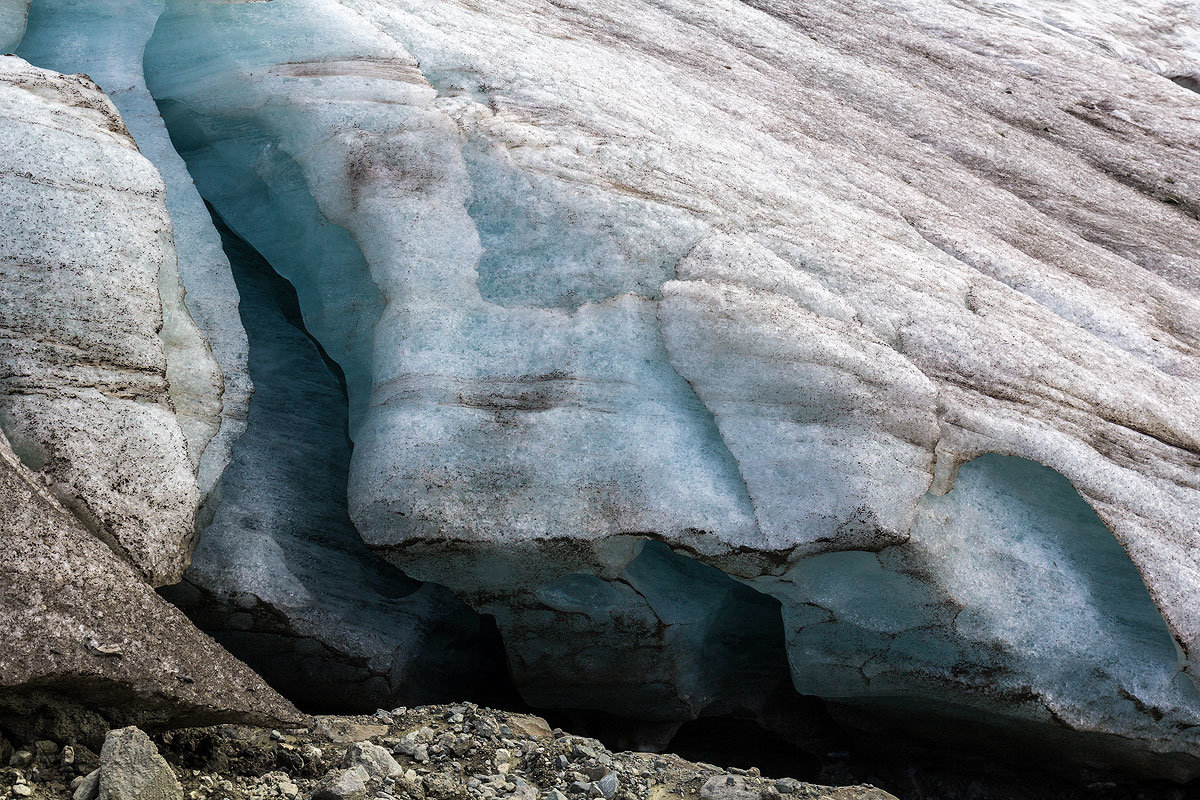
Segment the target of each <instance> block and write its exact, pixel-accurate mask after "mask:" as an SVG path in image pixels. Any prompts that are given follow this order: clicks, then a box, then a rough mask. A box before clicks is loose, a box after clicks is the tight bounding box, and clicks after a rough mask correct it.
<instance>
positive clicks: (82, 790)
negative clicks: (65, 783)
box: [71, 769, 100, 800]
mask: <svg viewBox="0 0 1200 800" xmlns="http://www.w3.org/2000/svg"><path fill="white" fill-rule="evenodd" d="M78 780H79V783H78V785H76V784H75V783H74V781H72V786H71V800H95V798H97V797H99V796H100V770H99V769H94V770H92V771H91V772H89V773H88V774H87V775H83V776H80V777H79V779H78Z"/></svg>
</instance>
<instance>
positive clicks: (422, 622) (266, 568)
mask: <svg viewBox="0 0 1200 800" xmlns="http://www.w3.org/2000/svg"><path fill="white" fill-rule="evenodd" d="M215 219H216V222H217V225H218V228H219V229H220V231H221V234H222V238H223V241H224V245H225V249H226V252H227V254H228V256H229V260H230V263H231V265H232V268H233V272H234V277H235V280H236V282H237V287H238V291H239V292H240V294H241V316H242V321H243V324H244V326H245V328H246V332H247V336H248V338H249V343H250V351H249V368H250V375H251V378H252V380H253V381H254V386H255V391H254V395H253V397H252V399H251V403H250V418H249V425H248V428H247V431H246V433H245V434H244V435H243V436H242V437H241V438H240V439H239V440H238V441H237V443H236V444H235V447H234V454H233V461H232V463H231V464H230V465H229V467H228V468H227V469H226V471H225V474H224V475H223V476H222V478H221V481H220V482H219V484H218V486H217V489H216V491H215V492H214V493H213V495H212V497H211V498H210V499H209V501H208V504H207V508H206V509H205V511H206V513H205V514H204V515H203V516H204V517H207V522H206V524H203V525H202V526H201V528H200V530H199V535H198V542H197V547H196V552H195V556H194V559H193V562H192V566H191V568H190V569H189V570H188V573H187V575H186V576H185V579H184V582H183V583H182V584H180V585H178V586H175V587H169V588H167V589H165V590H163V594H164V596H166V597H167V598H168V599H169V600H171V601H172V602H174V603H175V604H176V605H178V606H180V607H181V608H182V609H183V610H184V611H185V612H187V613H188V614H189V615H190V616H191V617H192V618H193V620H194V621H196V622H197V624H198V625H199V626H200V627H201V628H203V629H205V630H206V631H208V632H209V633H211V634H212V635H213V636H214V637H215V638H216V639H217V640H218V641H220V642H221V643H222V644H223V645H225V646H226V647H227V648H228V649H229V650H230V651H231V652H233V653H234V654H235V655H237V656H238V657H240V658H242V659H243V660H244V661H246V662H247V663H248V664H250V665H251V666H252V667H254V668H255V669H256V670H258V671H259V672H260V673H261V674H262V675H263V676H264V677H265V678H266V679H267V680H268V681H269V682H270V683H272V685H273V686H275V688H277V689H279V690H280V691H281V692H282V693H283V694H285V695H286V696H288V697H289V698H290V699H292V700H293V701H294V702H296V703H297V704H298V705H299V706H301V707H302V708H305V709H306V710H310V711H337V712H342V713H346V712H349V711H373V710H374V709H376V708H379V707H384V706H388V707H390V705H389V704H392V705H395V704H399V703H400V702H404V703H414V702H433V701H438V700H449V699H459V700H461V699H480V700H484V701H487V700H491V699H497V700H498V699H505V700H507V699H511V697H512V696H513V693H512V692H511V689H510V688H509V685H508V683H507V673H506V671H505V667H504V654H503V649H502V646H501V644H500V641H499V636H498V634H497V633H496V630H495V627H494V624H493V623H492V622H491V621H490V620H489V619H488V618H486V617H483V616H481V615H478V614H476V613H475V612H473V611H472V610H471V609H469V608H468V607H467V606H465V605H464V604H463V603H461V602H460V601H458V600H457V599H456V598H455V597H454V596H453V595H451V594H450V592H448V591H447V590H445V589H443V588H441V587H438V586H435V585H433V584H425V583H421V582H419V581H416V580H413V579H411V578H409V577H408V576H406V575H405V574H404V573H403V572H401V571H400V570H398V569H396V568H395V567H392V566H390V565H388V564H387V563H385V562H383V561H382V560H381V559H379V558H377V557H376V556H375V555H374V554H372V553H371V552H370V551H369V550H368V549H367V547H366V545H364V544H363V543H362V540H361V539H360V538H359V536H358V532H357V531H356V530H355V528H354V526H353V524H352V523H351V521H350V518H349V516H348V514H347V511H346V481H347V474H348V469H349V463H350V456H351V450H352V446H351V443H350V440H349V438H348V437H347V433H346V426H347V401H346V392H345V381H344V378H343V377H342V375H341V371H340V369H339V368H338V367H337V364H336V363H335V362H333V361H332V359H330V358H329V357H328V355H327V354H326V353H325V352H324V350H323V349H322V348H321V347H320V346H319V345H318V344H317V343H316V342H315V341H314V340H313V338H312V337H311V336H310V335H309V334H308V332H307V331H306V329H305V327H304V323H303V319H302V317H301V315H300V311H299V303H298V301H297V299H296V293H295V290H294V289H293V288H292V286H291V284H290V283H288V282H287V281H286V280H284V279H283V278H282V277H280V276H279V275H278V274H277V273H276V272H275V271H274V270H273V269H272V268H271V265H270V264H268V263H267V262H266V261H265V259H263V258H262V256H261V255H259V254H258V253H257V252H256V251H255V250H254V249H253V248H251V247H250V246H249V245H248V244H247V243H246V242H244V241H243V240H241V239H239V238H238V237H236V236H235V235H234V234H232V233H231V232H230V231H229V229H228V228H227V227H225V226H224V225H223V224H222V223H221V221H220V220H219V218H215Z"/></svg>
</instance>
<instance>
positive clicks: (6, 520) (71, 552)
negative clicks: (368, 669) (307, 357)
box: [0, 436, 306, 742]
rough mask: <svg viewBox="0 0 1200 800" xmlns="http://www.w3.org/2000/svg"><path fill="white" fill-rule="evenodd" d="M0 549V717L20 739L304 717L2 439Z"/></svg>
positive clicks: (95, 737) (276, 721) (87, 737)
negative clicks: (94, 531)
mask: <svg viewBox="0 0 1200 800" xmlns="http://www.w3.org/2000/svg"><path fill="white" fill-rule="evenodd" d="M0 552H3V553H4V554H5V557H4V558H3V559H0V726H3V727H5V728H6V729H8V730H10V731H11V732H13V733H15V734H18V735H19V736H21V737H22V738H23V739H24V740H25V741H30V740H35V739H41V738H52V739H58V740H60V741H62V740H67V739H72V738H76V737H78V738H80V739H81V740H85V741H92V742H95V741H99V740H100V738H102V737H103V735H104V732H105V731H107V730H108V729H109V728H112V727H114V725H117V726H119V725H128V724H139V725H146V724H155V725H162V724H180V725H187V724H199V725H204V724H213V723H219V722H238V721H240V722H250V721H253V722H256V723H258V724H273V725H284V724H289V723H290V724H298V723H303V722H304V721H305V720H306V718H305V717H304V716H303V715H301V714H300V713H299V712H298V711H296V709H295V708H294V707H293V706H292V705H291V704H290V703H288V702H287V701H286V700H284V699H283V698H282V697H280V696H279V695H278V694H276V693H275V692H274V691H273V690H272V689H271V688H270V687H268V686H267V685H266V684H265V683H263V681H262V679H261V678H259V677H258V676H257V675H255V674H254V673H253V672H252V671H251V670H250V669H248V668H247V667H246V666H245V665H243V664H242V663H241V662H239V661H238V660H236V659H235V658H233V656H231V655H229V654H228V653H226V652H225V651H224V650H222V649H221V648H220V647H219V646H218V645H217V644H216V642H214V641H213V640H212V639H210V638H209V637H207V636H205V635H204V634H202V633H200V632H199V631H198V630H196V629H195V627H194V626H192V624H191V623H190V622H189V621H188V620H187V618H186V617H185V616H184V615H183V614H182V613H181V612H180V611H178V610H177V609H175V608H174V607H172V606H171V605H169V604H168V603H166V602H165V601H164V600H162V599H161V598H160V597H159V596H158V595H157V594H155V592H154V591H153V590H152V589H151V588H150V587H149V586H148V585H146V584H145V583H144V582H143V581H142V580H141V579H140V577H139V576H138V574H137V573H136V572H135V570H134V568H133V567H132V566H130V565H129V564H127V563H125V562H124V561H122V560H121V559H119V558H117V557H116V556H115V555H114V554H113V552H112V551H111V550H109V549H108V547H106V546H105V545H104V544H103V543H102V542H101V541H100V540H98V539H96V538H95V537H94V536H92V535H91V534H90V533H89V532H88V531H87V530H85V529H84V527H83V526H82V525H81V524H80V523H79V521H78V520H77V519H75V518H74V517H73V516H72V515H71V514H69V513H68V512H67V511H66V510H65V509H64V508H63V507H62V506H61V505H60V504H59V503H58V502H56V501H55V499H54V498H53V497H52V496H51V495H50V493H49V492H48V491H46V489H45V487H44V486H43V484H42V482H41V481H40V480H39V479H38V478H37V477H36V476H35V475H34V474H33V473H32V472H31V471H30V470H28V469H27V468H25V467H24V466H23V465H22V464H21V463H20V461H19V460H18V459H17V457H16V455H15V454H14V453H13V451H12V449H11V447H10V446H9V444H8V442H7V440H5V439H4V438H3V437H2V436H0Z"/></svg>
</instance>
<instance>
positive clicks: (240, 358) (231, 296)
mask: <svg viewBox="0 0 1200 800" xmlns="http://www.w3.org/2000/svg"><path fill="white" fill-rule="evenodd" d="M162 10H163V4H162V2H161V0H135V1H132V2H131V1H129V0H106V1H104V2H82V1H77V0H35V2H33V3H31V4H30V5H29V24H28V31H27V33H26V35H25V37H24V39H23V40H22V41H21V43H20V48H19V53H20V54H21V55H22V56H23V57H24V58H26V59H27V60H29V61H31V62H32V63H35V64H38V65H40V66H43V67H46V68H49V69H54V70H57V71H59V72H65V73H73V72H82V73H86V74H88V75H89V76H90V77H91V78H92V79H93V80H95V81H97V83H99V85H100V87H101V88H102V89H104V90H105V92H106V93H107V94H108V95H109V97H111V98H112V100H113V103H114V104H115V105H116V107H117V109H118V111H120V112H121V117H122V119H123V120H124V121H125V124H126V125H127V126H128V128H129V131H130V133H131V134H132V136H133V137H134V140H135V141H136V142H137V143H138V148H139V149H140V150H141V151H142V153H143V154H144V155H145V156H146V157H147V158H149V159H150V160H151V161H152V162H153V163H154V165H155V167H157V168H158V170H159V172H160V173H161V174H162V176H163V180H164V181H165V183H166V185H167V208H168V210H169V211H170V214H171V225H172V228H173V236H174V242H175V254H176V257H175V258H173V259H171V260H170V261H169V262H167V263H165V264H164V266H163V270H162V272H161V274H160V275H159V290H160V295H161V297H162V301H163V313H164V320H163V330H162V334H161V335H162V338H163V342H164V345H165V346H166V348H167V364H168V380H169V381H170V384H171V399H172V401H173V403H174V405H175V408H176V411H177V413H178V414H179V415H180V419H181V422H182V424H183V426H184V431H185V434H186V435H187V438H188V446H189V451H190V453H191V456H192V459H193V461H194V462H195V464H196V467H197V470H198V473H199V474H198V481H199V484H200V488H201V491H202V492H207V491H209V490H210V489H211V488H212V486H213V484H214V482H215V481H216V479H217V477H218V476H219V475H220V474H221V470H222V469H224V466H225V464H226V463H227V462H228V461H229V458H230V448H231V447H232V444H233V441H234V440H235V439H236V438H237V436H238V435H239V434H240V433H241V431H242V430H244V428H245V417H246V404H247V402H248V400H249V396H250V391H251V386H250V383H249V379H248V378H247V376H246V335H245V332H244V331H243V330H242V327H241V322H240V320H239V319H238V314H237V303H238V299H237V290H236V289H235V288H234V285H233V280H232V278H231V276H230V271H229V262H228V261H227V260H226V258H225V256H224V253H222V251H221V242H220V239H219V237H218V236H217V234H216V231H215V230H214V229H213V227H212V223H211V221H210V219H209V217H208V213H207V211H206V210H205V208H204V203H203V201H202V200H201V199H200V195H199V194H198V193H197V192H196V189H195V186H194V185H193V183H192V180H191V177H190V176H189V175H188V172H187V168H186V167H185V166H184V163H183V161H182V159H180V158H179V156H178V154H177V153H176V152H175V150H174V148H173V147H172V146H171V142H170V138H169V137H168V135H167V131H166V128H165V127H164V126H163V123H162V119H161V117H160V116H159V114H158V109H157V108H156V107H155V105H154V100H153V98H152V97H151V96H150V93H149V92H148V91H147V90H146V84H145V81H144V79H143V77H142V49H143V47H144V46H145V43H146V41H147V40H148V39H149V38H150V35H151V34H152V33H153V31H154V26H155V24H156V22H157V20H158V17H159V15H160V14H161V13H162ZM185 294H186V296H185Z"/></svg>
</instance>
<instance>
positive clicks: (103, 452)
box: [0, 56, 198, 585]
mask: <svg viewBox="0 0 1200 800" xmlns="http://www.w3.org/2000/svg"><path fill="white" fill-rule="evenodd" d="M0 231H3V235H2V236H0V337H2V338H3V340H4V341H3V347H2V348H0V425H2V426H3V429H4V432H5V434H6V435H7V437H8V438H9V439H10V440H11V442H12V444H13V447H14V449H15V450H16V451H17V454H18V455H19V456H20V457H21V459H22V461H24V463H25V464H26V465H27V466H28V467H30V468H31V469H33V470H35V471H37V472H40V473H41V475H42V477H43V478H44V479H45V480H46V482H47V484H48V486H49V488H50V491H51V492H52V493H53V494H54V495H55V497H57V498H58V500H59V501H60V502H62V503H63V505H65V506H66V507H67V508H69V509H70V510H71V511H72V512H74V513H75V514H76V516H78V517H79V518H80V520H82V522H83V523H84V524H85V525H86V526H87V527H88V528H89V529H90V530H91V531H92V532H93V533H95V534H96V535H97V536H99V537H100V538H101V539H103V540H105V541H106V542H108V543H109V545H110V546H111V547H112V548H113V550H114V551H115V552H116V553H117V554H118V555H120V556H122V557H124V558H125V559H126V560H128V561H129V562H130V563H131V564H132V565H133V566H134V567H136V568H137V569H138V570H139V571H140V572H141V574H142V576H143V577H144V578H145V579H146V580H148V581H149V582H151V583H152V584H156V585H157V584H162V583H169V582H173V581H175V580H178V579H179V575H180V574H181V573H182V571H183V568H184V567H185V566H186V564H187V559H188V557H189V556H190V554H191V544H192V523H193V517H194V514H195V510H196V503H197V501H198V497H197V488H196V481H195V475H194V473H193V471H192V463H191V462H190V461H189V458H188V450H187V446H186V442H185V438H184V435H183V431H182V429H181V426H180V422H179V420H178V418H177V416H176V414H175V411H174V408H173V406H172V403H171V400H172V398H171V395H170V392H169V387H168V383H167V369H168V367H167V361H166V358H165V357H164V352H163V350H164V345H163V340H162V339H160V337H159V329H160V328H161V327H162V325H163V312H162V304H161V300H160V295H159V288H160V287H159V282H158V279H159V276H160V275H161V274H162V273H163V272H164V271H165V270H168V269H169V266H168V265H169V264H170V262H171V261H173V259H174V257H175V253H174V250H173V248H172V246H171V221H170V218H169V217H168V215H167V208H166V204H165V203H164V188H163V183H162V179H161V178H160V177H159V175H158V173H157V172H156V171H155V170H154V167H153V166H152V165H151V164H150V162H149V161H147V160H146V159H145V158H144V157H143V156H142V155H140V154H139V153H138V150H137V147H136V146H135V145H134V143H133V140H132V139H131V138H130V136H129V133H128V132H127V131H126V129H125V126H124V124H123V123H122V121H121V118H120V116H119V115H118V114H117V111H116V109H115V108H114V107H113V105H112V103H111V102H110V101H109V100H108V98H107V97H105V96H104V95H103V94H102V93H101V92H100V90H99V89H98V88H97V87H96V85H95V84H94V83H92V82H91V81H90V80H88V79H87V78H85V77H80V76H64V75H60V74H58V73H54V72H49V71H47V70H41V69H36V68H34V67H31V66H30V65H29V64H27V63H26V62H25V61H22V60H21V59H19V58H16V57H13V56H4V57H0Z"/></svg>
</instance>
